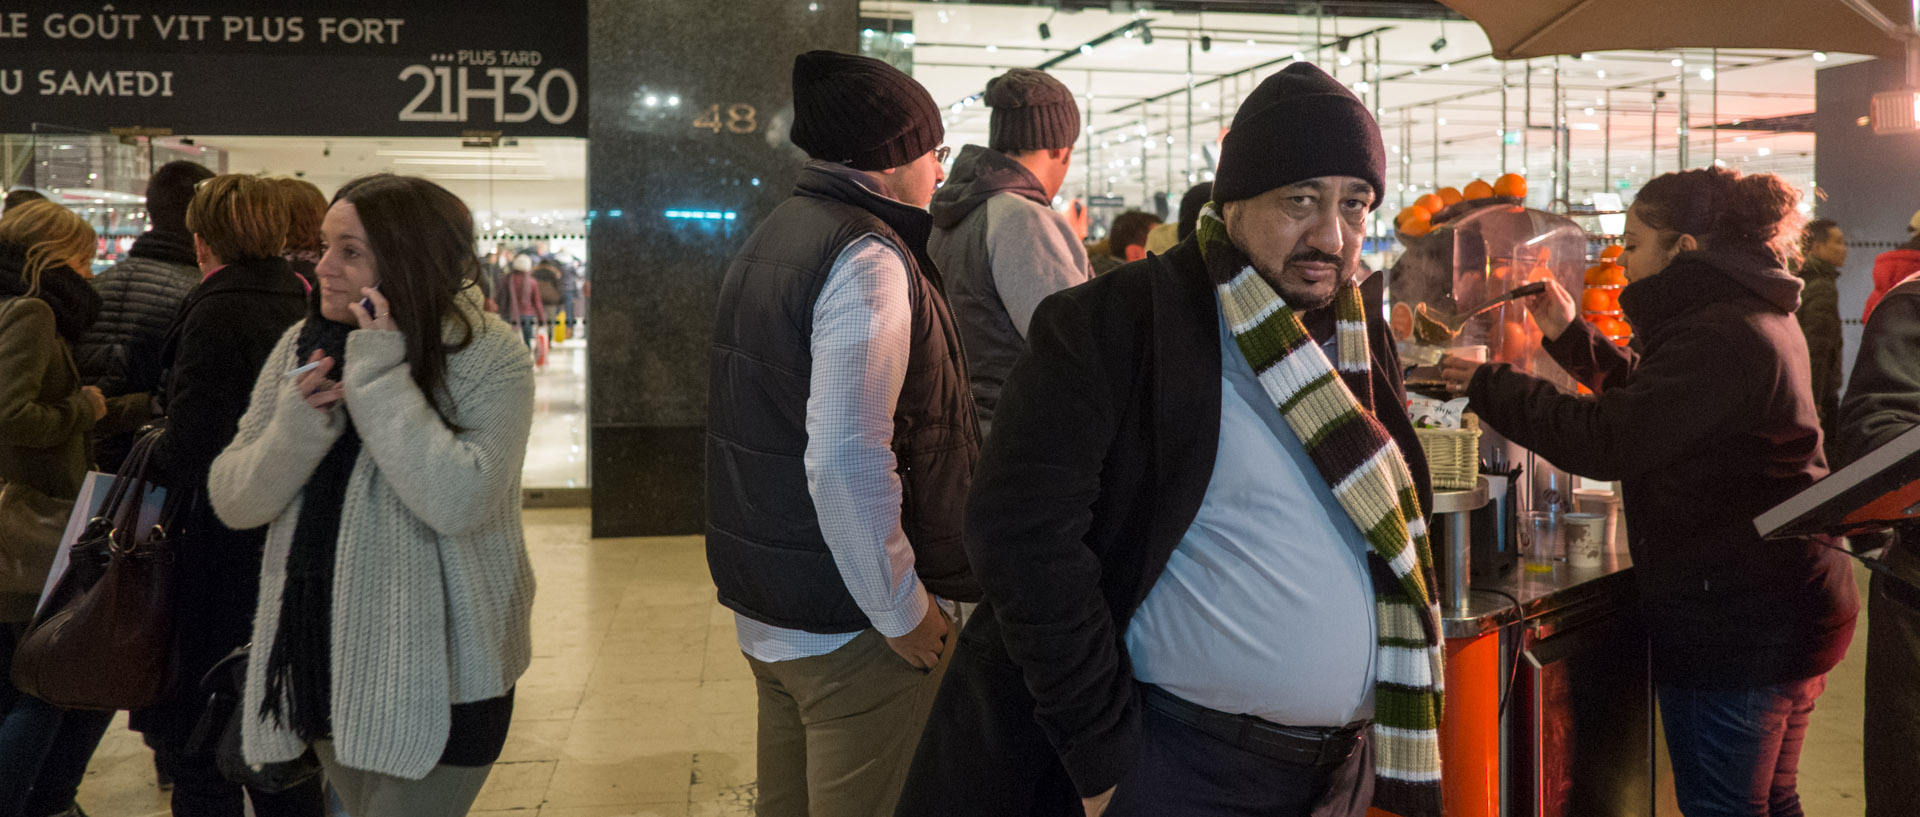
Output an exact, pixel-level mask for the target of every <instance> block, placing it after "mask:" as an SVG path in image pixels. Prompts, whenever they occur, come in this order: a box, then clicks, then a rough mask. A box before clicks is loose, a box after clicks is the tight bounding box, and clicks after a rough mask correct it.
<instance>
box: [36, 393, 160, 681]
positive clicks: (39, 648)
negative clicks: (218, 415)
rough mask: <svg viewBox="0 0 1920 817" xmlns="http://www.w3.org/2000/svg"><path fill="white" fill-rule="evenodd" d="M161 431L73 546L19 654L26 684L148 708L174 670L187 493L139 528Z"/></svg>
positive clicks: (150, 437)
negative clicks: (177, 576)
mask: <svg viewBox="0 0 1920 817" xmlns="http://www.w3.org/2000/svg"><path fill="white" fill-rule="evenodd" d="M163 433H165V432H164V431H159V430H156V431H151V432H148V433H147V434H146V435H145V436H142V437H141V438H140V440H139V441H138V442H136V443H135V444H134V447H133V451H132V452H131V453H129V454H128V455H127V459H126V462H125V463H124V464H123V465H122V466H121V468H120V473H119V474H117V475H115V477H114V481H113V488H112V490H111V491H109V492H108V494H107V499H106V502H105V503H104V504H102V505H101V508H100V514H99V515H98V516H96V517H94V518H93V519H91V520H89V521H88V523H87V527H86V529H85V530H84V531H83V532H82V533H81V534H80V537H79V541H77V542H75V543H74V544H73V545H72V546H71V551H70V553H69V555H70V557H71V564H70V566H69V567H68V568H67V572H66V573H64V574H62V575H61V577H60V579H59V581H58V582H56V583H55V584H54V587H53V590H52V591H50V593H49V595H48V597H47V598H46V599H45V600H44V602H43V603H42V604H41V606H40V611H39V612H38V613H37V614H35V615H34V618H33V623H32V624H30V625H28V627H27V632H26V635H25V636H24V637H23V638H21V640H20V646H19V648H18V650H17V651H16V652H15V653H14V657H13V684H14V686H15V687H18V688H19V689H20V691H22V692H25V693H27V694H29V695H32V696H34V697H36V698H39V699H41V700H43V701H46V702H47V703H50V704H53V705H55V706H59V707H64V708H68V709H142V708H145V707H147V706H149V705H151V704H153V703H155V702H156V701H158V700H159V699H160V697H161V696H162V695H163V694H165V693H166V691H167V686H168V684H169V683H170V682H171V681H172V678H173V670H174V663H175V662H174V656H175V650H174V621H173V604H172V601H173V599H172V589H173V556H174V547H175V543H174V541H173V538H172V537H173V533H174V531H175V520H176V519H178V518H179V511H180V509H181V506H182V505H184V503H185V501H186V500H187V499H188V497H183V496H175V495H173V493H172V492H169V495H168V496H167V498H166V503H165V506H164V508H163V510H162V511H161V512H160V521H159V523H158V524H156V525H154V526H152V527H150V528H148V529H146V530H144V531H143V530H138V529H137V528H138V525H139V519H140V507H141V503H142V501H143V498H144V497H145V496H146V489H147V486H148V485H149V484H150V483H151V481H152V480H151V474H150V473H149V470H148V460H149V459H150V458H151V457H152V454H153V448H154V444H155V443H156V442H157V441H158V440H159V438H160V435H161V434H163Z"/></svg>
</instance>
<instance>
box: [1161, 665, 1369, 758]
mask: <svg viewBox="0 0 1920 817" xmlns="http://www.w3.org/2000/svg"><path fill="white" fill-rule="evenodd" d="M1140 697H1141V700H1142V702H1143V703H1145V704H1146V705H1147V706H1148V707H1149V708H1151V709H1153V711H1155V712H1159V713H1160V714H1162V715H1165V716H1167V717H1169V718H1172V719H1174V720H1176V721H1179V722H1181V723H1184V724H1186V725H1188V726H1191V727H1193V728H1195V729H1198V730H1200V731H1202V732H1205V733H1207V734H1209V735H1212V736H1214V737H1216V738H1219V739H1221V740H1224V741H1226V742H1227V743H1230V744H1232V745H1234V746H1236V747H1239V748H1241V749H1245V750H1246V751H1249V752H1253V753H1254V754H1257V755H1261V756H1263V757H1269V758H1272V759H1274V760H1278V761H1281V762H1283V763H1291V764H1293V765H1296V766H1307V767H1311V768H1323V767H1327V766H1338V765H1340V764H1341V763H1345V762H1346V760H1347V758H1348V757H1351V756H1352V755H1353V750H1354V747H1356V746H1358V745H1360V736H1361V735H1363V734H1365V733H1366V731H1367V727H1369V726H1371V725H1372V722H1371V721H1355V722H1353V723H1350V724H1347V725H1346V726H1338V727H1335V726H1282V725H1280V724H1277V723H1274V722H1272V721H1266V720H1261V719H1260V718H1256V717H1253V716H1251V715H1230V714H1228V713H1225V712H1221V711H1219V710H1215V709H1208V708H1206V707H1204V706H1201V705H1199V704H1197V703H1194V702H1192V701H1189V700H1186V699H1184V698H1181V697H1179V696H1176V695H1174V694H1173V693H1171V692H1168V691H1166V690H1164V689H1161V688H1159V687H1157V686H1154V685H1152V684H1141V685H1140Z"/></svg>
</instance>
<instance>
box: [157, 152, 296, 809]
mask: <svg viewBox="0 0 1920 817" xmlns="http://www.w3.org/2000/svg"><path fill="white" fill-rule="evenodd" d="M290 205H291V202H290V201H289V199H288V197H287V195H286V191H285V189H284V188H283V187H282V186H281V185H279V184H278V183H276V182H274V181H273V180H270V179H262V178H258V177H254V176H242V175H225V176H216V177H214V178H212V179H208V180H207V181H205V182H203V183H202V184H200V185H199V192H198V193H196V194H195V195H194V197H193V201H192V203H191V204H189V205H188V206H187V212H186V227H187V229H188V230H191V231H192V234H193V246H194V250H195V255H196V257H197V259H198V263H199V266H200V269H201V270H202V272H203V274H204V275H205V276H206V278H205V280H204V281H202V282H201V283H200V285H199V286H197V287H195V288H194V289H193V291H192V292H191V293H189V294H188V295H187V299H186V301H185V303H183V304H182V305H181V308H180V315H179V318H178V319H177V320H176V321H175V322H174V325H173V328H172V329H171V331H169V332H168V333H167V338H166V345H165V347H164V350H163V352H162V354H161V363H162V365H163V367H164V368H165V369H166V372H167V378H166V383H165V385H164V388H163V389H162V394H161V397H160V400H159V402H160V405H161V407H162V409H163V410H164V411H165V413H166V418H167V419H166V423H167V433H166V434H165V435H164V436H162V437H161V438H160V443H159V445H158V447H157V448H156V449H154V452H153V455H152V459H151V463H152V467H154V468H156V469H158V471H159V474H160V477H161V481H162V484H164V485H165V486H166V488H167V490H168V491H169V492H170V493H173V492H178V493H180V494H182V495H190V496H193V497H195V498H196V499H195V501H194V502H193V503H192V504H191V505H190V506H188V508H189V510H188V511H187V514H186V515H187V518H186V520H184V525H185V530H186V531H187V535H185V536H182V537H180V538H179V539H178V542H179V546H178V548H177V550H176V552H175V553H174V579H173V580H174V586H173V616H174V620H175V621H176V622H178V627H177V631H178V636H177V646H178V652H177V656H178V658H177V660H178V663H177V665H176V673H177V677H178V678H180V679H182V680H181V681H180V682H179V683H176V684H174V685H173V688H172V690H171V694H169V695H168V696H167V697H166V698H164V699H162V700H161V701H159V702H157V703H156V704H154V705H153V706H151V707H149V708H147V709H144V710H141V711H138V712H135V713H133V716H132V717H131V719H130V724H131V726H132V727H133V728H135V729H138V730H140V731H141V732H144V733H145V734H146V736H147V739H148V743H149V744H150V745H152V746H153V747H154V755H155V758H156V759H157V761H158V763H159V766H160V770H161V771H162V772H164V773H165V774H166V775H167V776H168V777H169V778H171V779H172V780H173V792H172V802H173V814H174V817H241V815H242V814H243V813H244V809H245V804H244V800H251V801H252V804H253V813H254V814H255V815H258V817H307V816H309V815H310V816H311V817H319V815H320V814H321V812H322V810H323V802H322V799H321V792H320V781H319V780H312V781H309V782H308V783H306V784H304V785H302V786H298V787H296V788H294V789H293V790H291V791H287V792H284V793H280V794H267V793H264V792H260V791H253V790H248V791H246V792H245V794H244V795H243V794H242V790H241V787H240V786H239V785H237V784H234V783H232V782H230V781H228V780H227V779H226V778H224V777H222V776H221V775H220V769H219V768H218V766H217V765H216V763H215V758H214V755H213V753H212V752H201V753H198V754H196V753H194V752H193V751H192V747H191V746H190V745H189V739H190V738H191V737H192V735H193V730H194V726H195V725H196V724H198V723H199V721H200V718H201V716H202V714H203V713H204V711H205V709H206V706H207V695H206V693H205V692H203V691H202V690H201V689H200V683H199V681H200V679H201V678H202V677H204V676H205V675H206V674H207V671H208V670H210V669H212V668H213V665H214V664H216V663H218V662H219V661H220V659H222V658H225V657H226V656H227V654H228V653H230V652H232V651H233V650H234V649H235V648H237V647H239V646H241V645H242V644H245V643H247V641H248V639H249V637H250V636H251V634H252V632H253V614H254V607H255V605H256V604H257V603H258V599H259V591H260V562H261V552H262V551H263V550H264V548H265V547H266V538H267V532H266V531H265V530H262V529H260V528H253V529H250V530H234V529H232V528H229V527H228V526H227V525H225V524H224V523H222V522H221V521H220V518H219V517H217V516H215V515H214V512H213V508H212V506H210V505H209V504H208V503H207V498H206V492H207V471H208V469H209V468H211V467H212V465H213V458H214V457H216V456H218V455H219V454H220V451H221V450H222V449H224V448H226V447H227V444H228V443H229V442H232V441H233V435H234V432H235V430H236V429H237V427H238V425H239V422H240V415H242V414H244V413H245V412H246V410H247V395H248V394H249V393H250V392H251V391H252V390H253V384H254V381H255V380H256V379H258V378H259V376H260V373H261V370H262V368H263V367H264V366H266V362H267V355H268V353H269V352H271V351H272V349H273V347H274V344H275V343H276V342H278V341H279V340H280V337H281V335H283V334H285V333H286V330H287V327H289V326H292V325H293V324H294V322H295V321H298V320H299V319H300V316H302V315H304V314H306V287H305V286H304V285H303V284H301V282H300V279H299V278H298V277H296V276H295V275H294V273H293V271H292V270H291V269H290V268H289V267H288V265H287V260H286V259H285V258H284V257H283V256H282V254H281V253H282V252H283V251H284V250H285V248H286V243H287V238H286V237H287V229H288V225H289V224H290V223H291V215H290V211H291V206H290Z"/></svg>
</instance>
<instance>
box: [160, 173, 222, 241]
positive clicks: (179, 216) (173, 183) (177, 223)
mask: <svg viewBox="0 0 1920 817" xmlns="http://www.w3.org/2000/svg"><path fill="white" fill-rule="evenodd" d="M213 175H214V174H213V171H211V170H208V169H207V166H206V165H203V164H200V163H199V162H193V161H188V160H186V159H175V160H174V161H171V162H168V163H166V164H163V165H161V166H160V169H158V170H155V171H153V175H152V176H151V177H149V178H148V179H147V220H148V222H149V223H151V224H152V225H153V226H154V229H160V230H182V231H184V230H186V229H187V203H188V202H190V201H193V187H194V185H197V184H199V183H200V182H202V181H204V180H207V179H211V178H213Z"/></svg>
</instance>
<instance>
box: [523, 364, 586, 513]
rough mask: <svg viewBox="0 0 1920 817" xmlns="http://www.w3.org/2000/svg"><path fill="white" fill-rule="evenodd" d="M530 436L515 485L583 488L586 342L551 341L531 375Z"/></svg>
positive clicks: (584, 465) (584, 485)
mask: <svg viewBox="0 0 1920 817" xmlns="http://www.w3.org/2000/svg"><path fill="white" fill-rule="evenodd" d="M533 401H534V402H533V433H532V434H531V435H530V436H529V437H528V438H527V461H526V464H525V465H524V466H523V467H522V468H521V469H520V484H521V485H523V486H525V487H527V488H585V487H587V342H586V341H585V340H569V341H566V342H564V343H556V344H554V345H553V347H552V349H551V350H550V351H549V352H548V353H547V365H546V366H544V367H542V368H540V369H537V370H535V372H534V376H533Z"/></svg>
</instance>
